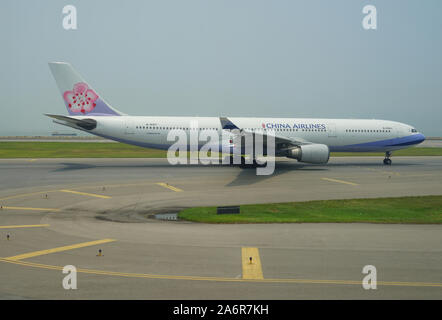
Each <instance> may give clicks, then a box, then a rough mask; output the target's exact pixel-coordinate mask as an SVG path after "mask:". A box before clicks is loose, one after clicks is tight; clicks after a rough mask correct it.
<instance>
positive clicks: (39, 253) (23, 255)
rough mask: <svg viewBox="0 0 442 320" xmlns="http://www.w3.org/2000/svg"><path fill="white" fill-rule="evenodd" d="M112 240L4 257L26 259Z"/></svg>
mask: <svg viewBox="0 0 442 320" xmlns="http://www.w3.org/2000/svg"><path fill="white" fill-rule="evenodd" d="M113 241H116V240H114V239H102V240H96V241H89V242H82V243H77V244H73V245H70V246H64V247H58V248H53V249H47V250H40V251H34V252H28V253H23V254H19V255H17V256H13V257H8V258H5V259H6V260H10V261H18V260H23V259H27V258H33V257H38V256H42V255H45V254H50V253H55V252H62V251H67V250H72V249H78V248H84V247H90V246H95V245H97V244H102V243H108V242H113Z"/></svg>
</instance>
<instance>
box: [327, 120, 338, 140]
mask: <svg viewBox="0 0 442 320" xmlns="http://www.w3.org/2000/svg"><path fill="white" fill-rule="evenodd" d="M327 133H328V137H329V138H337V137H338V133H337V132H336V124H335V123H329V124H327Z"/></svg>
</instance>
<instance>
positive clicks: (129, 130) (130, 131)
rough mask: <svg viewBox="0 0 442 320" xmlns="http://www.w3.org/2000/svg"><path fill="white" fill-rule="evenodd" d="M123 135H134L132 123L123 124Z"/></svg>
mask: <svg viewBox="0 0 442 320" xmlns="http://www.w3.org/2000/svg"><path fill="white" fill-rule="evenodd" d="M124 134H128V135H130V134H135V127H134V124H133V122H132V121H125V122H124Z"/></svg>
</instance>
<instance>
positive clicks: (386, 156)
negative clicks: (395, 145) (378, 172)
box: [384, 151, 391, 165]
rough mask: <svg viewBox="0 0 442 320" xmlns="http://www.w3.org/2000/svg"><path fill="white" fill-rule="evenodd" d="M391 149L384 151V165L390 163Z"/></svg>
mask: <svg viewBox="0 0 442 320" xmlns="http://www.w3.org/2000/svg"><path fill="white" fill-rule="evenodd" d="M390 157H391V151H387V152H385V159H384V164H385V165H391V159H390Z"/></svg>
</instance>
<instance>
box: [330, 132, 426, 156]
mask: <svg viewBox="0 0 442 320" xmlns="http://www.w3.org/2000/svg"><path fill="white" fill-rule="evenodd" d="M424 140H425V136H424V135H423V134H421V133H417V134H413V135H410V136H406V137H401V138H393V139H387V140H379V141H374V142H366V143H359V144H350V145H346V146H330V151H360V152H366V151H376V150H386V149H388V148H389V147H391V148H393V149H398V147H399V149H400V147H407V146H412V145H415V144H419V143H421V142H422V141H424Z"/></svg>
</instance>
